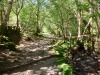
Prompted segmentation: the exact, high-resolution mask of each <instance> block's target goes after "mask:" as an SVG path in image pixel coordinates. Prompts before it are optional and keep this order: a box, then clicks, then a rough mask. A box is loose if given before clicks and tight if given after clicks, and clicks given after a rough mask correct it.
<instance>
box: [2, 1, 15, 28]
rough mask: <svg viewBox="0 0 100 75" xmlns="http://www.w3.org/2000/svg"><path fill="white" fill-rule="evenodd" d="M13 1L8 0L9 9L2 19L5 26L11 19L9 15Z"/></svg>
mask: <svg viewBox="0 0 100 75" xmlns="http://www.w3.org/2000/svg"><path fill="white" fill-rule="evenodd" d="M12 3H13V0H8V6H7V9H6V12H5V15H4V17H3V20H2V24H1V25H2V26H4V27H5V26H7V22H8V20H9V15H10V12H11V9H12Z"/></svg>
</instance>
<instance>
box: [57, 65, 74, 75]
mask: <svg viewBox="0 0 100 75" xmlns="http://www.w3.org/2000/svg"><path fill="white" fill-rule="evenodd" d="M58 67H59V68H60V69H61V71H62V72H63V73H64V75H72V68H71V66H69V65H68V64H66V63H62V64H61V65H59V66H58Z"/></svg>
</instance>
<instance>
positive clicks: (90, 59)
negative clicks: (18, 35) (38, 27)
mask: <svg viewBox="0 0 100 75" xmlns="http://www.w3.org/2000/svg"><path fill="white" fill-rule="evenodd" d="M54 39H55V38H52V37H47V38H44V39H41V40H40V41H36V42H27V43H25V44H21V45H20V46H17V48H18V49H20V51H21V53H14V52H11V53H8V52H7V51H6V52H3V53H2V55H1V56H2V57H3V58H5V59H7V61H6V63H7V64H6V63H4V62H3V60H4V59H2V60H1V56H0V60H1V61H2V62H3V63H4V64H2V66H1V65H0V72H1V71H2V72H3V73H2V74H0V75H63V73H61V72H59V69H58V68H57V67H56V66H55V65H54V64H53V63H54V61H55V60H56V59H57V58H58V56H52V55H51V48H52V47H53V46H54V45H51V42H52V41H53V40H54ZM68 63H69V64H72V65H73V70H74V71H73V72H74V74H75V75H100V55H99V54H94V55H91V56H86V57H82V56H80V55H78V54H77V55H75V56H74V61H73V60H69V61H68ZM0 64H1V62H0ZM3 70H6V71H3Z"/></svg>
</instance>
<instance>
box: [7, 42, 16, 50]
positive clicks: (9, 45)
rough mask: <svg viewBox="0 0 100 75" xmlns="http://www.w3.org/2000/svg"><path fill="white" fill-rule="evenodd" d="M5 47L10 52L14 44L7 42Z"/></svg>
mask: <svg viewBox="0 0 100 75" xmlns="http://www.w3.org/2000/svg"><path fill="white" fill-rule="evenodd" d="M5 46H6V47H7V48H8V49H11V50H14V49H15V47H16V45H15V43H13V42H7V43H6V44H5Z"/></svg>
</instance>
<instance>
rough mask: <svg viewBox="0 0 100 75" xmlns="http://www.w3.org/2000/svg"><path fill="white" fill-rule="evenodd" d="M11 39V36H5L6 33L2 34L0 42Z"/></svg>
mask: <svg viewBox="0 0 100 75" xmlns="http://www.w3.org/2000/svg"><path fill="white" fill-rule="evenodd" d="M8 41H9V38H8V37H6V36H4V35H1V36H0V43H6V42H8Z"/></svg>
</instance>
